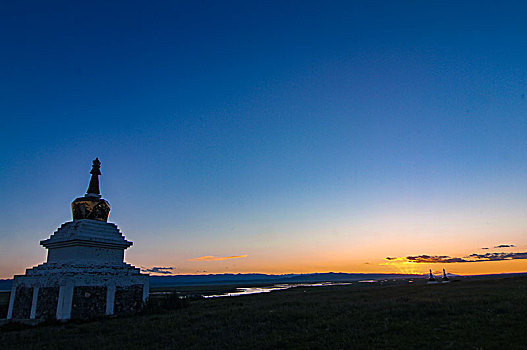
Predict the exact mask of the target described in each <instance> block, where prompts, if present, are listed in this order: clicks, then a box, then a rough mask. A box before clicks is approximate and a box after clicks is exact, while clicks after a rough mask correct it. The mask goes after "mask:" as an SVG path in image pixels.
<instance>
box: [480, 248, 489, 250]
mask: <svg viewBox="0 0 527 350" xmlns="http://www.w3.org/2000/svg"><path fill="white" fill-rule="evenodd" d="M481 249H485V250H488V249H489V248H481Z"/></svg>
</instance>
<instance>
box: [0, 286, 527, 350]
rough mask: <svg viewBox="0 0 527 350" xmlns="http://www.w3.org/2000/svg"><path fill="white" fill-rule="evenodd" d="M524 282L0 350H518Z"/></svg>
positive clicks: (277, 303) (238, 313)
mask: <svg viewBox="0 0 527 350" xmlns="http://www.w3.org/2000/svg"><path fill="white" fill-rule="evenodd" d="M526 325H527V278H526V277H511V278H501V279H489V280H463V281H461V282H457V283H455V282H453V283H448V284H439V285H425V284H423V283H414V284H407V283H405V284H400V283H399V284H394V285H390V284H385V285H382V286H380V285H366V284H356V283H355V284H352V285H349V286H332V287H316V288H296V289H291V290H285V291H279V292H273V293H266V294H258V295H249V296H242V297H234V298H214V299H201V300H195V301H191V302H189V303H187V306H186V307H183V308H181V309H177V310H173V311H170V312H166V313H161V314H148V315H138V316H133V317H127V318H113V319H103V320H97V321H92V322H85V323H74V322H69V323H65V324H55V325H40V326H37V327H34V328H31V329H22V330H8V329H7V328H5V327H4V329H3V330H2V331H0V348H2V349H226V348H229V349H284V348H286V349H504V348H506V349H525V348H526V346H527V345H526V344H527V332H525V326H526Z"/></svg>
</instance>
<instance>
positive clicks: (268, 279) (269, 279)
mask: <svg viewBox="0 0 527 350" xmlns="http://www.w3.org/2000/svg"><path fill="white" fill-rule="evenodd" d="M526 274H527V273H503V274H489V275H476V276H473V277H479V278H489V277H492V276H507V275H526ZM447 275H448V276H449V277H463V276H459V275H453V274H450V273H449V274H447ZM427 277H428V274H422V275H411V274H396V273H393V274H387V273H343V272H328V273H308V274H286V275H267V274H263V273H238V274H232V273H224V274H210V275H176V276H150V286H151V287H177V286H199V285H201V286H204V285H217V284H256V283H269V284H274V283H316V282H353V281H363V280H384V279H403V278H427ZM465 277H469V276H465ZM12 283H13V280H12V279H5V280H0V291H10V290H11V285H12Z"/></svg>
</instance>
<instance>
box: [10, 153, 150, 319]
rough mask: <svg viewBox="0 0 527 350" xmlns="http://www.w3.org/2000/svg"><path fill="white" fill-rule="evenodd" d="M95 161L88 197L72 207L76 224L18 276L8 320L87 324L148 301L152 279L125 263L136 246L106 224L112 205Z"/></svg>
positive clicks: (57, 233) (61, 232)
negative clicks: (127, 251)
mask: <svg viewBox="0 0 527 350" xmlns="http://www.w3.org/2000/svg"><path fill="white" fill-rule="evenodd" d="M100 166H101V163H100V162H99V159H98V158H96V159H95V160H94V161H93V166H92V170H91V172H90V174H91V179H90V184H89V186H88V191H87V193H86V195H85V196H83V197H80V198H77V199H75V200H74V201H73V203H72V204H71V209H72V214H73V221H70V222H66V223H64V224H62V226H61V227H60V228H59V229H58V230H57V231H55V233H54V234H52V235H51V237H50V238H48V239H46V240H43V241H41V242H40V244H41V245H42V246H44V247H45V248H46V249H48V257H47V262H46V263H44V264H41V265H38V266H35V267H33V268H31V269H27V270H26V274H25V275H19V276H15V278H14V282H13V287H12V290H11V299H10V301H9V311H8V315H7V318H8V319H48V318H56V319H59V320H67V319H86V318H92V317H96V316H102V315H120V314H130V313H135V312H137V311H140V310H141V309H142V306H143V303H144V301H146V299H147V297H148V291H149V284H148V275H146V274H141V273H140V270H139V269H138V268H136V267H134V266H132V265H129V264H126V263H125V262H124V251H125V249H127V248H128V247H130V246H131V245H132V242H130V241H127V240H126V239H125V238H124V236H123V235H122V234H121V232H120V231H119V229H118V228H117V225H115V224H112V223H109V222H107V220H108V216H109V214H110V205H109V204H108V202H107V201H106V200H104V199H102V198H101V194H100V192H99V175H101V171H100Z"/></svg>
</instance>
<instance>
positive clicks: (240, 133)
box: [0, 1, 527, 278]
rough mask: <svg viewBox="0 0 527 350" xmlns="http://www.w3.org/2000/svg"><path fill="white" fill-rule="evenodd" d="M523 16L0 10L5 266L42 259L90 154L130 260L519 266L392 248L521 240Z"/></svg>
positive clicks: (380, 9)
mask: <svg viewBox="0 0 527 350" xmlns="http://www.w3.org/2000/svg"><path fill="white" fill-rule="evenodd" d="M526 10H527V5H525V4H524V3H523V2H521V1H500V2H494V1H466V2H463V3H461V4H460V3H459V2H455V1H426V2H423V1H397V2H392V1H367V2H364V1H330V2H329V3H328V2H326V1H226V2H215V1H158V2H155V3H148V4H147V3H146V2H142V1H113V2H105V1H90V2H80V3H79V2H69V1H63V2H62V1H49V2H42V1H23V2H6V1H4V2H2V3H0V33H1V34H0V40H1V43H2V54H1V55H0V117H1V121H2V127H1V128H0V143H1V149H0V183H1V184H2V186H1V188H2V192H1V194H2V197H3V198H2V201H0V223H1V224H0V278H10V277H12V275H13V274H21V273H24V270H25V269H26V268H28V267H31V266H33V265H36V264H39V263H42V262H43V261H44V260H45V257H46V251H45V249H44V248H42V247H41V246H39V244H38V242H39V241H40V240H42V239H46V238H48V237H49V236H50V235H51V234H52V233H53V232H54V231H55V230H56V229H57V228H58V227H59V226H60V225H61V224H62V223H64V222H65V221H69V220H71V211H70V203H71V201H72V200H73V199H74V198H76V197H78V196H81V195H83V194H84V193H85V191H86V188H87V185H88V181H89V171H90V168H91V161H92V160H93V159H94V158H95V157H99V159H100V160H101V163H102V166H101V171H102V176H101V179H100V183H101V193H102V195H103V197H104V198H105V199H107V200H108V201H109V202H110V204H111V206H112V211H111V213H110V219H109V221H111V222H114V223H116V224H117V225H118V226H119V228H120V229H121V231H122V232H123V233H124V234H125V236H126V238H127V239H129V240H131V241H133V242H134V246H132V247H131V248H130V249H129V250H128V251H127V252H126V260H127V262H129V263H132V264H134V265H136V266H142V267H144V268H145V269H146V268H152V267H169V268H171V269H170V271H172V272H173V273H224V272H233V273H237V272H263V273H304V272H328V271H335V272H415V273H425V272H427V271H428V268H432V269H433V270H434V271H437V270H440V269H441V268H446V269H447V271H450V272H453V273H460V274H465V273H466V274H468V273H496V272H525V271H527V259H526V257H524V258H522V255H507V256H506V255H493V256H491V257H490V258H488V259H484V258H482V259H480V260H484V261H475V262H446V261H445V260H446V259H448V258H443V260H439V261H440V262H431V260H430V259H429V260H426V259H425V260H424V262H419V263H417V262H415V261H416V260H415V259H413V260H412V259H408V257H415V256H422V255H427V256H432V257H434V256H439V257H445V256H447V257H450V258H464V257H468V256H470V255H471V254H478V255H483V254H487V253H506V254H518V253H524V252H527V219H526V218H527V215H526V213H527V162H526V160H527V98H526V96H525V95H526V94H527V88H526V86H527V66H526V62H527V41H526V40H525V38H526V37H527V24H526V23H525V12H526ZM500 245H514V247H499V246H500ZM482 248H488V249H482ZM500 256H501V257H503V259H501V260H500V259H499V257H500ZM200 258H201V259H200ZM386 258H391V260H389V259H386ZM465 260H467V259H465ZM469 260H470V259H469Z"/></svg>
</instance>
